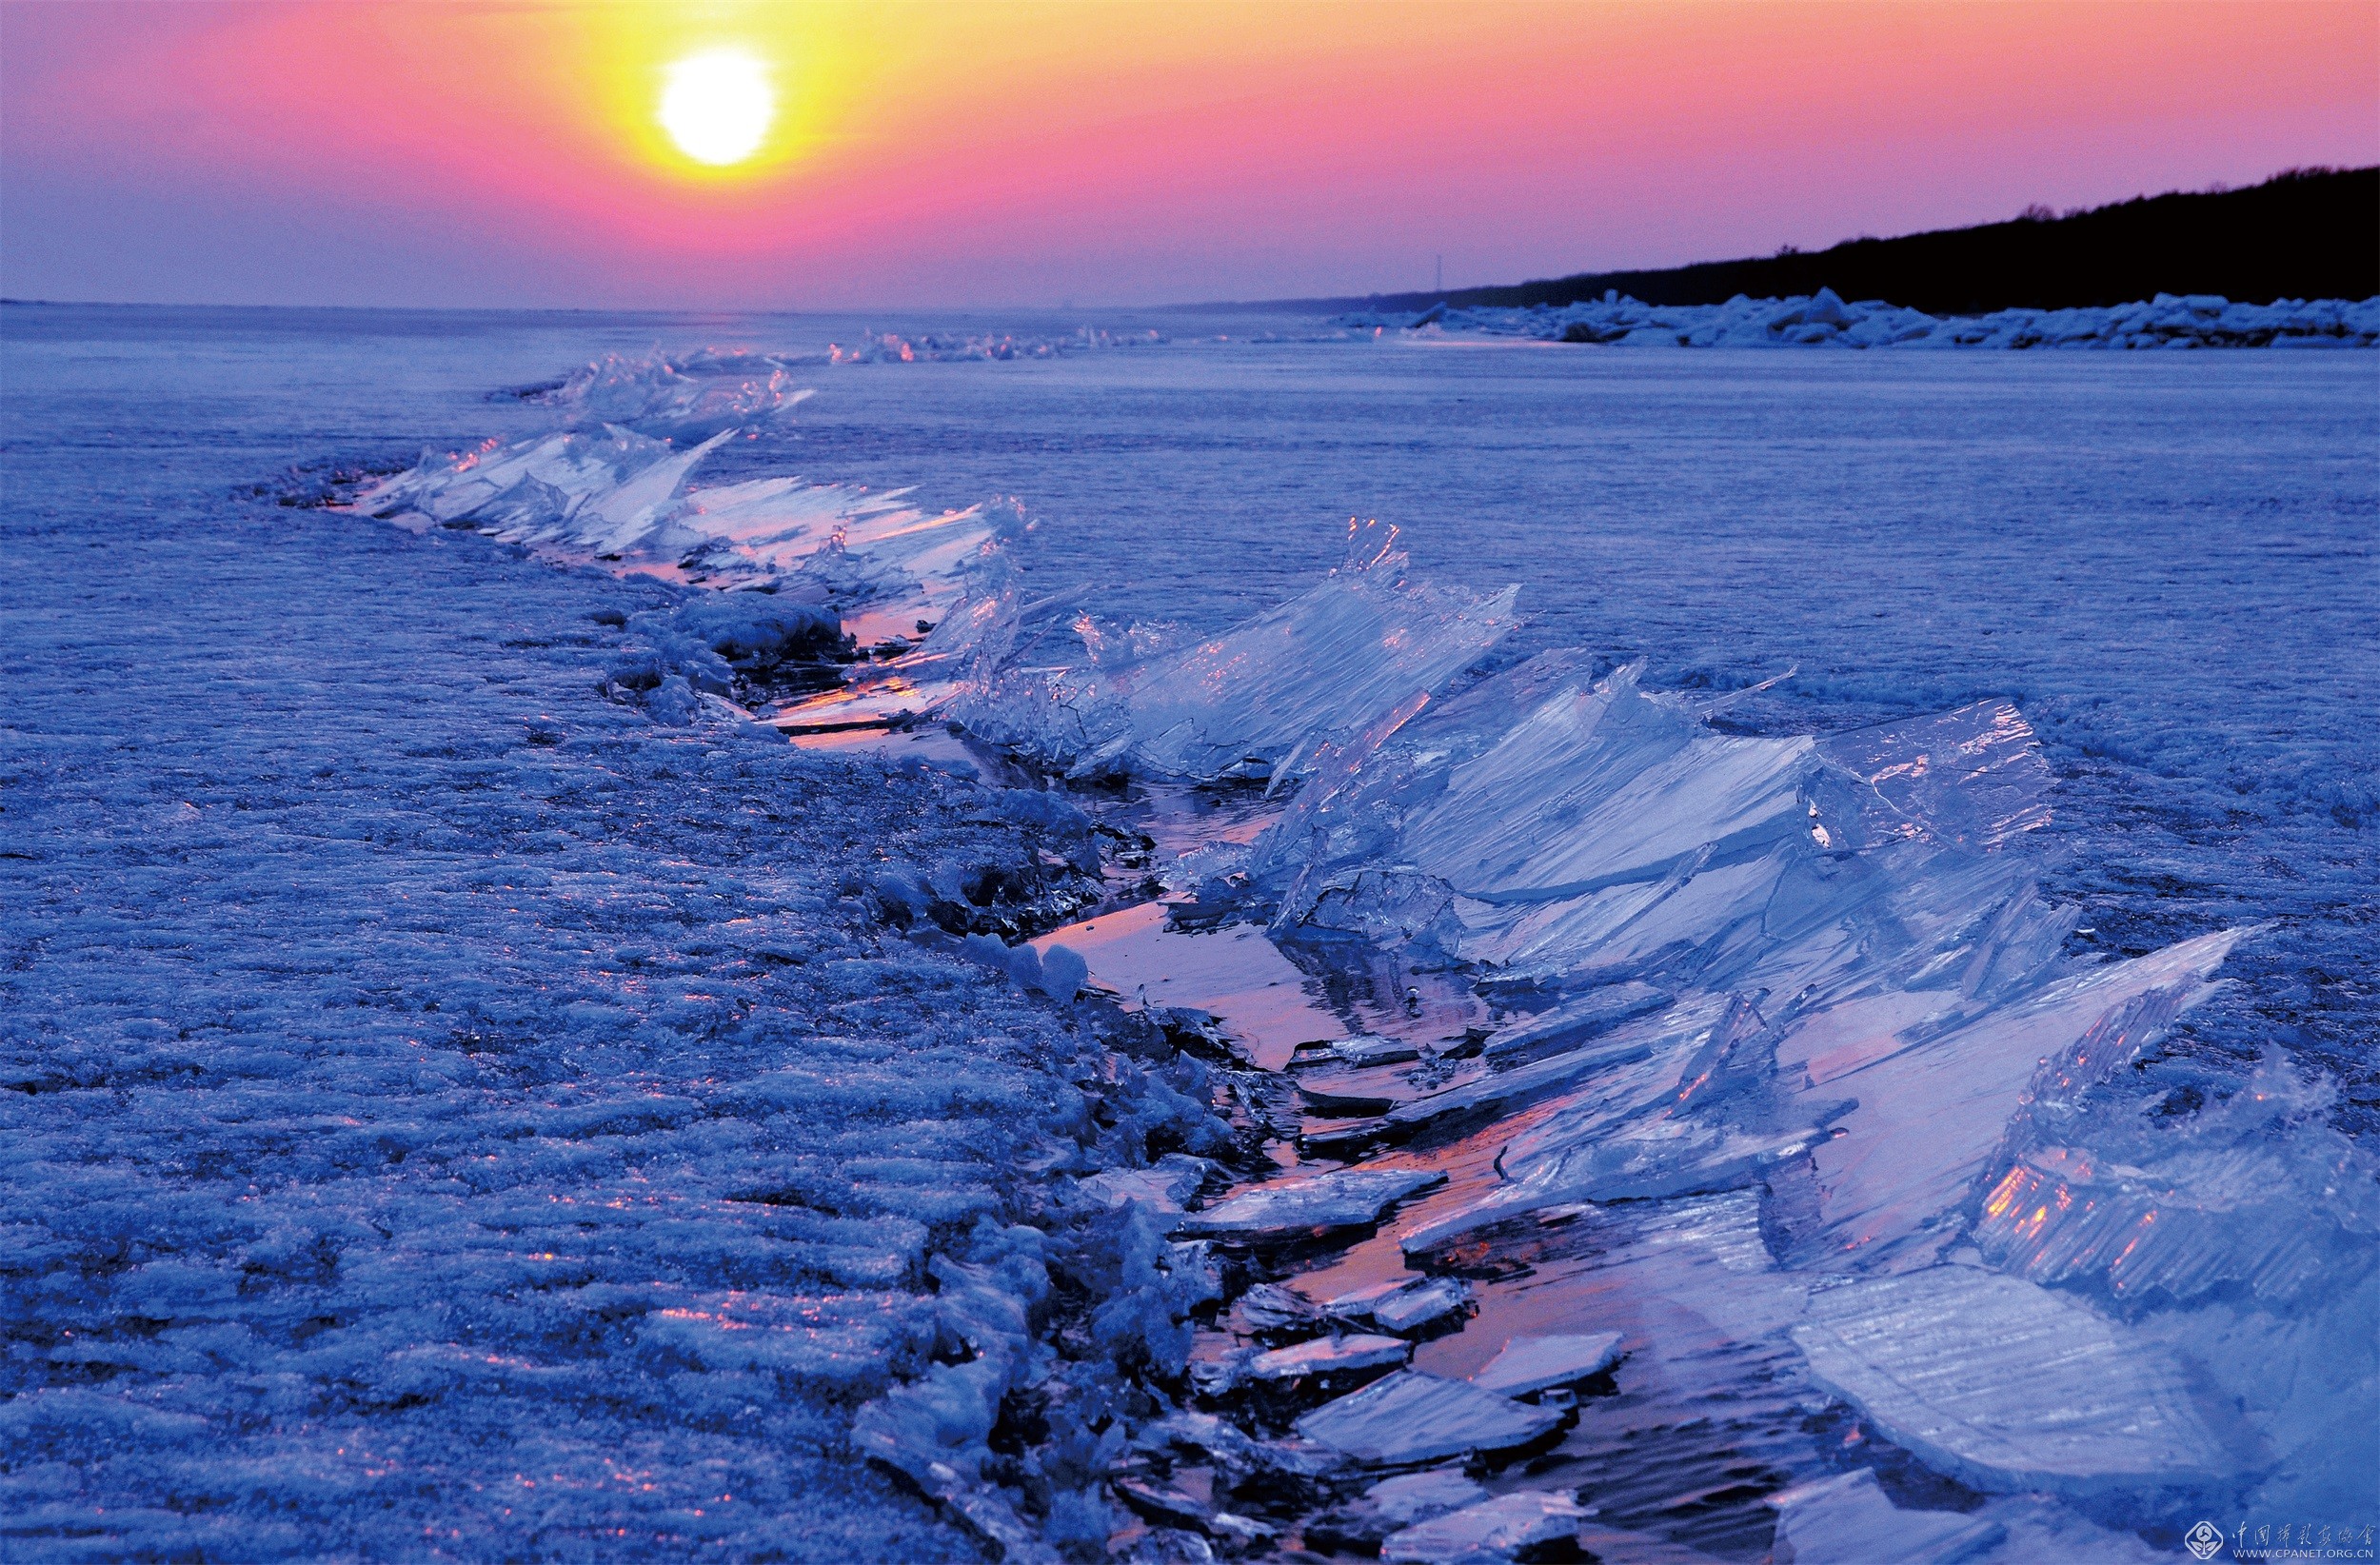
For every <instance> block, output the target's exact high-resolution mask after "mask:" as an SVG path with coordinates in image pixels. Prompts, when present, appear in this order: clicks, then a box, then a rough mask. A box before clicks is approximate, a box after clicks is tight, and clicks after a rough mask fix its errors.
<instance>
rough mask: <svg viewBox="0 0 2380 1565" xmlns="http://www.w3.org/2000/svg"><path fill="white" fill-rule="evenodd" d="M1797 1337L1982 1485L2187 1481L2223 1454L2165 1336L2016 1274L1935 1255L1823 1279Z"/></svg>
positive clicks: (1821, 1367)
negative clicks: (1905, 1265)
mask: <svg viewBox="0 0 2380 1565" xmlns="http://www.w3.org/2000/svg"><path fill="white" fill-rule="evenodd" d="M1793 1337H1794V1341H1795V1343H1796V1344H1797V1345H1798V1346H1799V1347H1800V1348H1801V1350H1802V1352H1803V1354H1804V1355H1806V1356H1807V1357H1808V1358H1809V1360H1810V1371H1811V1374H1812V1376H1813V1377H1815V1379H1816V1380H1817V1381H1818V1383H1819V1384H1821V1385H1823V1386H1825V1387H1826V1388H1827V1389H1829V1390H1830V1391H1833V1392H1834V1393H1835V1394H1836V1395H1837V1396H1839V1397H1843V1398H1844V1399H1845V1400H1847V1401H1849V1402H1851V1403H1853V1404H1854V1405H1855V1406H1857V1407H1858V1408H1859V1410H1860V1411H1861V1413H1863V1414H1864V1415H1865V1416H1868V1417H1869V1418H1871V1419H1873V1420H1874V1422H1875V1425H1876V1427H1877V1428H1878V1429H1879V1430H1880V1431H1882V1432H1883V1434H1884V1435H1885V1436H1886V1437H1887V1438H1889V1439H1891V1440H1892V1441H1893V1442H1894V1443H1895V1444H1897V1445H1900V1446H1902V1447H1904V1448H1905V1449H1907V1450H1909V1451H1911V1452H1914V1454H1916V1456H1918V1457H1919V1458H1920V1459H1921V1460H1923V1461H1924V1462H1926V1463H1927V1465H1929V1466H1931V1467H1934V1468H1935V1469H1936V1470H1937V1471H1940V1472H1943V1473H1947V1474H1949V1475H1951V1476H1954V1477H1956V1478H1958V1479H1959V1480H1960V1481H1962V1482H1964V1483H1968V1484H1971V1485H1973V1487H1975V1488H1978V1489H1985V1490H1994V1491H2001V1492H2014V1491H2022V1490H2028V1489H2047V1490H2054V1491H2060V1492H2065V1493H2070V1494H2071V1493H2083V1492H2091V1491H2093V1490H2106V1489H2112V1488H2131V1489H2152V1488H2157V1487H2160V1486H2187V1485H2190V1484H2192V1483H2194V1482H2198V1481H2202V1480H2205V1479H2208V1478H2211V1477H2212V1476H2216V1475H2219V1474H2221V1473H2223V1472H2225V1471H2228V1470H2230V1469H2231V1467H2232V1466H2234V1465H2235V1464H2234V1463H2233V1462H2231V1460H2230V1459H2228V1458H2227V1456H2226V1454H2225V1453H2224V1452H2223V1450H2222V1448H2221V1447H2220V1446H2219V1445H2218V1444H2217V1443H2216V1440H2215V1437H2214V1436H2213V1435H2212V1434H2211V1432H2210V1430H2209V1429H2208V1426H2207V1424H2206V1422H2205V1420H2204V1419H2203V1418H2202V1417H2201V1416H2200V1415H2199V1413H2198V1411H2197V1409H2196V1408H2195V1407H2194V1406H2193V1405H2192V1400H2191V1397H2190V1394H2189V1392H2188V1390H2187V1388H2186V1385H2185V1382H2184V1379H2183V1376H2182V1372H2181V1370H2180V1369H2179V1367H2178V1366H2177V1365H2176V1364H2175V1363H2174V1362H2173V1361H2172V1359H2171V1358H2169V1357H2167V1356H2166V1355H2165V1354H2164V1353H2163V1352H2162V1351H2160V1350H2158V1349H2157V1348H2156V1347H2154V1346H2153V1345H2152V1344H2151V1343H2149V1342H2148V1341H2146V1340H2143V1339H2141V1338H2139V1337H2136V1336H2134V1335H2133V1334H2132V1333H2130V1332H2128V1331H2127V1330H2126V1329H2125V1328H2123V1327H2121V1326H2118V1325H2116V1324H2114V1323H2112V1322H2111V1321H2108V1320H2106V1319H2103V1318H2102V1317H2099V1316H2097V1315H2095V1314H2093V1313H2092V1311H2091V1310H2089V1309H2087V1308H2085V1307H2084V1306H2083V1305H2081V1304H2078V1303H2075V1302H2073V1300H2071V1299H2067V1298H2060V1297H2059V1296H2058V1295H2056V1294H2053V1293H2051V1292H2049V1291H2048V1290H2046V1289H2042V1288H2037V1287H2035V1286H2033V1284H2032V1283H2029V1282H2022V1281H2019V1280H2017V1279H2016V1278H2009V1277H2001V1276H1998V1275H1996V1274H1993V1273H1990V1272H1981V1271H1976V1270H1973V1269H1972V1268H1969V1267H1964V1266H1936V1267H1932V1268H1929V1269H1927V1270H1925V1271H1921V1272H1912V1273H1908V1274H1905V1275H1902V1276H1899V1277H1887V1278H1873V1279H1871V1280H1868V1281H1863V1282H1854V1283H1850V1284H1846V1285H1844V1286H1842V1287H1837V1288H1829V1289H1822V1290H1820V1291H1818V1292H1816V1293H1815V1294H1813V1295H1812V1296H1811V1299H1810V1318H1809V1320H1808V1322H1807V1323H1805V1324H1803V1325H1801V1326H1797V1327H1795V1329H1794V1333H1793Z"/></svg>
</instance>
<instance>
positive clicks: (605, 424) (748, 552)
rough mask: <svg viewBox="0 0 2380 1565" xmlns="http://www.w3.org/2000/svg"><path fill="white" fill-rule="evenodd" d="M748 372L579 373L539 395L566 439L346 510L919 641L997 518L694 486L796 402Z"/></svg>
mask: <svg viewBox="0 0 2380 1565" xmlns="http://www.w3.org/2000/svg"><path fill="white" fill-rule="evenodd" d="M762 362H763V363H764V364H766V365H767V366H768V374H767V376H766V377H765V378H764V379H752V378H745V379H741V380H739V379H736V378H734V377H733V376H732V375H727V374H723V373H718V372H716V371H717V370H718V369H719V366H723V365H724V366H731V367H733V366H744V363H745V356H742V355H718V356H714V357H713V359H712V360H709V361H704V360H700V359H699V357H689V358H687V359H683V360H669V359H663V358H659V357H655V358H653V359H650V360H645V361H635V362H624V361H619V360H608V361H605V362H603V363H599V364H596V365H591V366H587V368H585V369H584V370H582V371H580V372H579V373H578V374H577V375H574V376H572V377H571V378H570V379H569V380H568V381H567V382H565V384H564V386H562V387H561V388H560V389H558V390H555V391H552V392H550V393H548V394H546V395H545V397H544V398H543V399H542V400H543V401H545V402H546V403H548V404H550V405H552V406H556V407H558V408H560V409H562V410H563V411H564V412H565V414H566V415H567V419H566V421H565V426H564V427H561V428H559V429H555V430H553V431H550V432H547V433H543V434H535V435H527V436H524V437H521V438H519V439H516V440H512V441H493V440H491V441H489V442H487V443H486V444H485V445H483V446H478V447H476V448H474V449H471V450H468V451H462V452H440V451H436V450H429V451H425V452H423V453H422V457H421V460H420V461H419V462H418V463H417V464H415V466H413V467H411V468H410V469H408V470H407V471H405V472H403V473H399V474H397V475H395V476H394V477H391V478H388V479H386V480H384V481H383V482H381V483H379V484H376V485H371V486H369V487H367V488H366V489H364V490H362V491H361V492H359V493H357V494H356V495H355V496H354V497H353V499H352V501H351V502H350V504H351V505H353V506H354V507H355V508H356V509H358V510H362V511H364V512H366V513H367V514H369V515H372V516H376V517H382V518H386V519H387V520H390V521H394V522H397V523H399V524H400V525H407V526H409V527H411V528H413V529H414V530H423V529H426V528H428V527H431V526H439V527H452V528H472V529H476V530H478V531H482V532H486V533H488V534H491V535H492V536H494V537H497V538H500V539H503V540H505V541H506V542H507V543H513V544H521V545H527V546H529V547H532V548H536V549H539V550H542V551H545V552H548V553H552V554H555V555H559V556H562V557H564V558H569V559H578V560H597V561H603V562H605V563H608V564H612V565H616V566H617V567H618V568H620V569H622V570H624V571H639V572H647V573H652V574H659V575H663V576H666V577H669V578H671V579H675V580H681V581H685V582H690V583H697V584H705V585H710V586H720V587H734V588H742V589H747V590H757V591H762V592H768V593H783V594H786V595H787V596H788V597H789V598H792V599H798V600H801V601H805V602H810V603H816V604H824V605H827V606H829V607H831V608H834V609H836V610H839V611H843V612H846V613H847V612H849V611H852V610H855V609H861V608H864V609H868V610H870V611H872V613H873V617H874V618H875V619H876V620H877V621H879V622H881V623H882V624H883V625H884V626H886V627H888V628H889V629H890V630H892V631H894V632H896V633H898V634H900V635H902V636H903V637H904V638H905V637H908V636H910V635H912V634H922V633H923V632H924V631H925V630H926V629H927V628H928V627H929V626H931V625H932V624H935V623H937V622H939V621H940V620H941V619H942V617H943V615H944V614H945V613H946V612H948V611H949V610H950V609H951V608H952V607H953V606H955V605H956V604H958V602H959V601H960V599H961V598H962V595H963V593H964V589H965V586H966V584H967V583H968V581H969V579H970V578H971V576H972V575H973V574H974V572H975V571H976V569H977V567H978V565H979V564H980V562H981V559H982V556H983V554H984V552H985V550H986V549H987V548H988V547H989V546H990V545H992V544H993V542H994V540H995V539H996V537H997V536H998V535H999V532H1000V529H1001V526H1002V516H1001V515H1000V514H999V513H996V512H994V511H991V510H987V509H986V508H985V507H982V506H969V507H967V508H966V509H963V510H956V511H943V512H941V513H938V514H928V513H927V512H925V511H922V510H921V509H919V508H918V507H916V506H914V505H909V504H907V503H906V500H905V496H906V494H907V491H906V490H901V489H894V490H872V489H867V488H863V487H851V486H846V485H834V484H808V483H804V482H803V480H801V479H800V478H796V477H790V476H768V477H762V478H754V479H746V480H743V481H741V482H735V483H727V484H721V485H711V486H707V487H694V486H692V485H690V484H689V482H688V481H689V479H690V477H691V475H692V474H693V472H694V470H695V468H697V467H698V466H702V465H703V463H704V461H705V459H707V458H709V457H710V456H711V455H712V454H713V453H714V452H716V451H718V450H719V449H720V448H721V447H722V446H724V445H725V444H726V443H727V442H728V441H729V440H730V439H732V438H734V436H735V435H736V434H738V433H739V432H741V431H742V430H743V429H744V428H745V427H747V426H756V425H762V424H766V423H769V422H772V421H775V420H779V419H783V418H784V417H786V416H788V415H789V414H790V412H791V410H792V408H793V407H794V406H795V405H797V404H798V403H799V402H800V401H801V400H802V399H803V397H806V396H807V395H808V394H809V393H808V392H807V391H796V390H794V389H792V388H791V387H790V386H787V385H786V384H785V381H784V377H785V374H786V371H785V369H784V368H783V366H782V364H781V363H779V362H778V361H775V360H765V361H762ZM698 370H708V371H711V372H704V373H697V372H696V371H698ZM697 437H700V438H699V439H698V438H697ZM682 441H693V442H694V444H691V445H683V444H681V442H682ZM912 622H915V623H914V624H912Z"/></svg>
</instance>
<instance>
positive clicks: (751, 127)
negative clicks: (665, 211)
mask: <svg viewBox="0 0 2380 1565" xmlns="http://www.w3.org/2000/svg"><path fill="white" fill-rule="evenodd" d="M776 114H777V94H776V93H775V92H773V91H771V90H770V89H769V85H768V72H767V71H766V70H765V69H763V68H762V66H761V63H760V61H758V60H755V59H754V58H752V56H750V55H749V54H746V53H744V52H743V51H742V50H732V49H718V50H707V51H705V52H704V53H701V54H689V55H687V56H686V57H685V58H684V59H683V60H680V61H679V62H678V63H677V64H675V65H673V66H671V67H670V68H669V72H668V75H667V77H666V79H665V81H664V86H663V88H662V93H661V125H662V129H664V130H666V131H668V132H669V139H670V140H671V141H674V142H676V143H677V144H678V150H680V151H682V152H684V154H685V155H686V156H688V157H690V158H692V159H693V160H694V161H695V162H697V163H707V164H710V165H711V166H712V167H714V168H724V166H726V165H728V164H731V163H742V162H743V161H744V159H745V158H748V157H750V156H751V155H752V154H753V152H754V151H755V150H757V149H759V147H760V145H761V138H762V137H763V136H765V135H767V134H768V122H769V121H770V120H772V119H774V118H775V117H776Z"/></svg>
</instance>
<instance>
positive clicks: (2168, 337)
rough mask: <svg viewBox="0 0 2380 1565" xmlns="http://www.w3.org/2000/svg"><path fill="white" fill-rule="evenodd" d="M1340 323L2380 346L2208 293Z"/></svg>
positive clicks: (1594, 339)
mask: <svg viewBox="0 0 2380 1565" xmlns="http://www.w3.org/2000/svg"><path fill="white" fill-rule="evenodd" d="M1340 321H1341V323H1342V324H1343V325H1346V326H1351V327H1373V328H1374V329H1376V330H1381V331H1385V330H1388V329H1390V328H1397V329H1400V330H1405V331H1418V332H1422V333H1430V332H1468V333H1475V334H1478V335H1483V336H1497V337H1520V338H1536V339H1539V340H1543V341H1550V342H1563V343H1602V344H1611V345H1616V346H1620V347H1854V348H1865V347H1935V348H1945V347H1947V348H1961V347H1982V348H2028V347H2065V348H2174V347H2373V346H2375V345H2380V296H2374V297H2372V298H2370V299H2365V300H2361V301H2355V300H2347V299H2315V300H2304V299H2282V300H2278V301H2276V302H2274V303H2272V304H2270V305H2249V304H2234V303H2232V302H2231V300H2228V299H2225V298H2222V297H2221V296H2219V295H2215V294H2196V293H2193V294H2190V295H2187V296H2183V297H2176V296H2175V295H2172V294H2170V293H2160V294H2158V295H2157V296H2156V297H2155V298H2154V299H2150V300H2143V301H2140V302H2138V303H2134V304H2129V305H2110V306H2105V307H2084V308H2073V309H2003V310H1996V311H1994V312H1993V313H1991V314H1989V315H1974V316H1961V315H1954V316H1934V315H1928V314H1926V313H1925V312H1924V311H1922V310H1915V309H1909V308H1905V307H1898V306H1894V305H1889V304H1886V303H1885V302H1884V301H1883V300H1881V299H1862V300H1858V301H1855V302H1846V301H1845V300H1843V299H1842V298H1840V297H1839V296H1838V295H1836V293H1835V290H1834V289H1832V288H1824V287H1822V288H1820V289H1819V290H1818V291H1817V292H1816V293H1815V294H1809V295H1795V297H1793V298H1790V299H1747V298H1745V297H1744V296H1743V295H1742V294H1737V295H1736V296H1735V298H1733V299H1730V300H1729V301H1727V303H1725V304H1723V305H1647V304H1642V303H1640V302H1638V301H1637V300H1635V299H1630V298H1625V297H1622V296H1621V295H1619V294H1617V293H1614V292H1606V293H1605V295H1604V296H1603V297H1602V298H1601V299H1599V300H1587V301H1581V302H1579V303H1577V304H1570V305H1562V306H1559V307H1554V306H1543V305H1540V306H1535V307H1530V308H1526V309H1504V308H1497V307H1476V308H1457V307H1449V306H1445V305H1436V306H1433V307H1430V308H1429V309H1427V310H1424V311H1421V312H1420V313H1419V314H1418V315H1416V314H1411V313H1405V314H1396V315H1379V314H1355V315H1347V316H1342V317H1340Z"/></svg>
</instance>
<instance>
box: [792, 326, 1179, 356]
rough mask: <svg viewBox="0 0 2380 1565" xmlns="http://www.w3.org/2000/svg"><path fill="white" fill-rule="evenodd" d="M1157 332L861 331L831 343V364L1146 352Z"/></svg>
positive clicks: (828, 350)
mask: <svg viewBox="0 0 2380 1565" xmlns="http://www.w3.org/2000/svg"><path fill="white" fill-rule="evenodd" d="M1164 341H1165V338H1164V337H1163V336H1162V335H1161V334H1160V333H1159V332H1156V331H1137V332H1133V331H1107V330H1103V329H1101V328H1100V327H1077V328H1076V329H1075V331H1074V332H1073V333H1072V334H1071V335H1068V336H1061V337H1036V336H1032V335H1030V334H1028V335H1025V336H1021V337H1020V336H1018V335H1016V334H1015V333H1013V332H1006V331H1000V332H964V331H959V332H938V331H926V332H920V333H919V334H917V335H916V336H913V337H911V336H902V334H901V333H899V332H894V331H863V332H862V333H860V340H859V341H858V342H856V343H850V344H843V343H831V344H829V345H828V346H827V348H826V362H827V363H829V364H945V363H956V362H963V361H967V360H1008V359H1056V358H1062V357H1064V356H1065V355H1067V354H1069V353H1081V352H1086V351H1089V350H1091V349H1095V348H1110V347H1148V346H1150V345H1153V344H1158V343H1162V342H1164Z"/></svg>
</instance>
